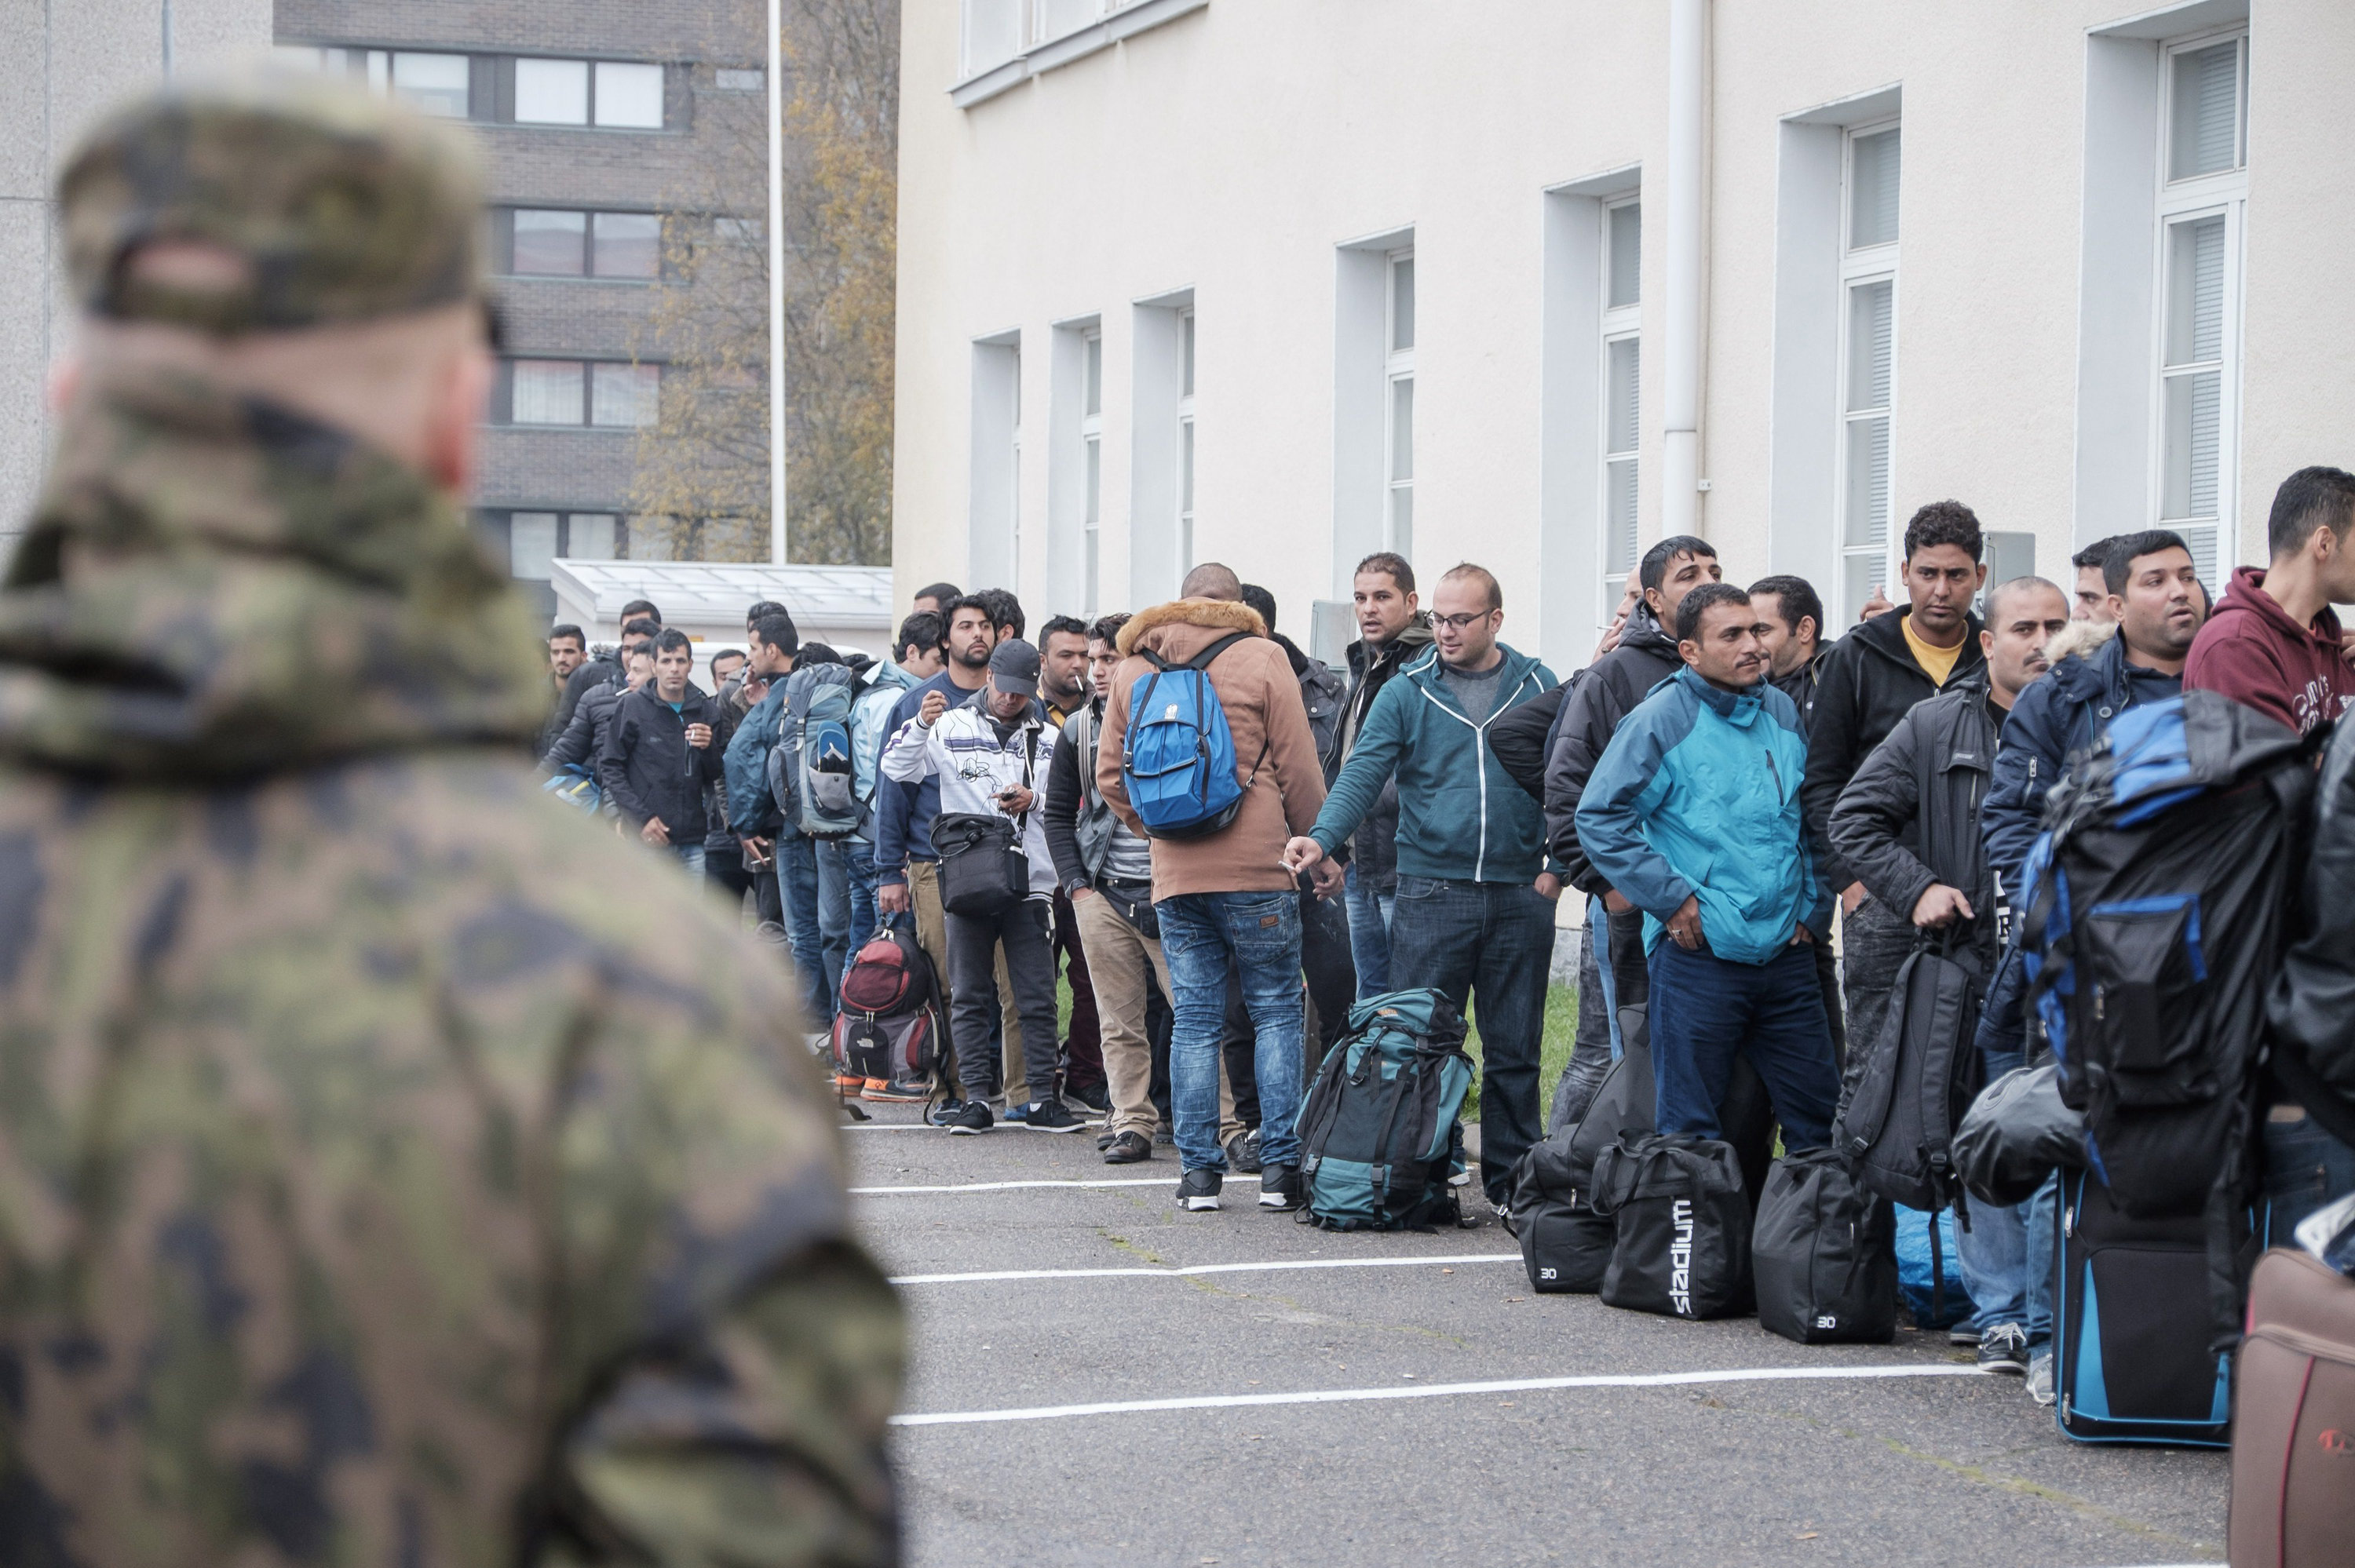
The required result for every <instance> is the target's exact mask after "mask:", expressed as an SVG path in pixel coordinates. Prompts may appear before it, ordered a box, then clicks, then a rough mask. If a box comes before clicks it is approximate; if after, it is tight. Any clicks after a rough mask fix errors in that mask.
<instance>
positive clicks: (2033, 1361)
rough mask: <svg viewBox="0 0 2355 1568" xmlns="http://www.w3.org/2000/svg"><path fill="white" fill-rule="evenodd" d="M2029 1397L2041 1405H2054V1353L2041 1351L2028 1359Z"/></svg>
mask: <svg viewBox="0 0 2355 1568" xmlns="http://www.w3.org/2000/svg"><path fill="white" fill-rule="evenodd" d="M2028 1397H2029V1398H2030V1399H2032V1400H2034V1401H2036V1403H2037V1404H2051V1403H2052V1352H2051V1351H2037V1352H2036V1353H2035V1354H2034V1355H2032V1356H2030V1357H2029V1358H2028Z"/></svg>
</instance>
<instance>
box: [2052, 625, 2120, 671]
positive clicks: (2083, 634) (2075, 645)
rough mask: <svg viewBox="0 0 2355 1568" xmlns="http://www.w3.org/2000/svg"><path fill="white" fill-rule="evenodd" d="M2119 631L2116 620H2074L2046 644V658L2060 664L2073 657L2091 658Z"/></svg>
mask: <svg viewBox="0 0 2355 1568" xmlns="http://www.w3.org/2000/svg"><path fill="white" fill-rule="evenodd" d="M2117 633H2118V627H2117V622H2115V621H2114V620H2073V621H2071V622H2070V623H2069V624H2068V625H2066V626H2064V627H2062V629H2061V630H2058V631H2056V632H2054V633H2053V634H2052V637H2051V641H2048V642H2046V643H2045V644H2044V657H2045V660H2046V661H2047V662H2050V663H2054V664H2058V663H2059V662H2061V661H2062V660H2063V659H2067V658H2072V657H2074V658H2079V659H2090V658H2092V657H2093V656H2094V654H2096V653H2098V652H2101V651H2102V646H2103V644H2105V643H2106V642H2108V641H2109V640H2110V639H2111V638H2113V637H2115V636H2116V635H2117Z"/></svg>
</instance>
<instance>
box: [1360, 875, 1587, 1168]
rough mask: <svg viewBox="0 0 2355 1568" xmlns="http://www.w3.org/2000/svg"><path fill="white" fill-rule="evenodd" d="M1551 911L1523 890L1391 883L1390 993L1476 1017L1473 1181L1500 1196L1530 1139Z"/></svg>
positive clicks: (1428, 881) (1428, 880)
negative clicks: (1433, 996) (1422, 989)
mask: <svg viewBox="0 0 2355 1568" xmlns="http://www.w3.org/2000/svg"><path fill="white" fill-rule="evenodd" d="M1552 961H1553V905H1552V903H1551V902H1550V900H1548V899H1547V898H1545V897H1543V896H1542V895H1540V894H1539V892H1538V890H1537V889H1536V888H1534V887H1531V886H1530V885H1529V884H1527V883H1522V882H1444V881H1441V880H1439V879H1438V878H1435V877H1429V876H1404V875H1401V877H1400V878H1399V885H1398V903H1397V904H1396V905H1395V906H1392V908H1391V986H1392V987H1393V988H1395V989H1397V990H1400V991H1407V990H1411V989H1412V988H1414V987H1417V986H1430V987H1432V988H1433V990H1435V991H1439V992H1440V993H1441V994H1442V995H1444V996H1445V997H1446V998H1447V1000H1448V1001H1451V1002H1453V1003H1455V1007H1456V1009H1457V1010H1458V1011H1459V1012H1460V1011H1463V1010H1464V1009H1465V1007H1466V1006H1467V1004H1468V1005H1470V1006H1473V1007H1476V1008H1477V1010H1478V1012H1479V1033H1480V1181H1481V1185H1482V1186H1483V1187H1484V1188H1485V1189H1486V1190H1487V1194H1488V1200H1489V1202H1493V1203H1502V1202H1505V1200H1506V1199H1507V1197H1508V1195H1509V1192H1508V1189H1509V1188H1510V1186H1511V1184H1512V1172H1513V1167H1514V1165H1515V1164H1516V1163H1518V1161H1519V1160H1520V1158H1521V1156H1522V1154H1523V1153H1525V1152H1526V1151H1527V1150H1528V1149H1529V1145H1530V1144H1532V1143H1535V1142H1536V1141H1537V1140H1538V1136H1539V1128H1538V1062H1539V1057H1540V1054H1542V1051H1543V1046H1544V1037H1545V993H1546V972H1547V970H1548V969H1549V968H1550V966H1551V964H1552Z"/></svg>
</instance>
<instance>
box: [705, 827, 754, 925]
mask: <svg viewBox="0 0 2355 1568" xmlns="http://www.w3.org/2000/svg"><path fill="white" fill-rule="evenodd" d="M703 880H704V881H705V882H706V883H707V884H709V885H710V886H712V887H716V888H718V889H719V893H720V895H721V896H723V897H725V898H726V899H727V900H728V902H729V905H730V907H731V908H737V909H741V908H742V907H743V905H744V893H745V890H746V889H747V888H749V887H751V885H752V873H751V868H750V867H748V866H747V865H745V863H744V846H743V845H741V844H740V843H738V842H736V841H735V840H734V839H730V840H729V841H728V842H726V843H724V844H717V843H711V842H708V841H707V842H705V844H704V846H703Z"/></svg>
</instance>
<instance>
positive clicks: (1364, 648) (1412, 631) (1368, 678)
mask: <svg viewBox="0 0 2355 1568" xmlns="http://www.w3.org/2000/svg"><path fill="white" fill-rule="evenodd" d="M1349 597H1350V600H1351V603H1352V605H1353V606H1354V608H1355V609H1356V611H1357V616H1358V641H1355V642H1352V643H1350V644H1349V650H1348V659H1349V692H1348V697H1347V698H1346V699H1345V700H1344V702H1343V703H1342V705H1341V711H1340V714H1339V715H1338V722H1337V726H1336V727H1335V730H1334V733H1333V738H1332V740H1331V742H1330V743H1329V744H1327V746H1325V747H1324V750H1323V756H1324V758H1325V783H1326V785H1327V787H1328V788H1329V787H1330V786H1331V785H1332V782H1333V780H1334V779H1336V778H1337V777H1339V775H1340V772H1341V765H1342V764H1343V763H1345V762H1347V761H1348V760H1349V752H1350V750H1351V748H1353V747H1355V746H1356V745H1357V744H1358V731H1359V729H1360V728H1361V727H1363V726H1364V725H1365V722H1366V714H1367V711H1368V710H1369V709H1370V708H1371V707H1372V706H1373V705H1374V699H1375V698H1376V697H1378V696H1380V695H1381V691H1382V687H1383V686H1385V685H1387V684H1388V683H1390V678H1391V676H1392V675H1395V674H1397V673H1399V671H1401V670H1402V669H1404V668H1405V667H1406V665H1407V664H1408V663H1409V662H1412V660H1413V659H1414V658H1415V657H1416V656H1417V655H1419V654H1421V653H1422V652H1423V650H1424V649H1426V648H1428V647H1430V646H1431V618H1430V617H1429V616H1426V615H1424V614H1423V610H1422V608H1421V605H1420V604H1419V602H1418V601H1417V599H1416V597H1415V590H1414V567H1412V566H1410V565H1409V564H1408V563H1407V559H1406V557H1405V556H1401V555H1399V554H1397V553H1395V552H1393V551H1390V550H1377V551H1375V552H1374V553H1373V554H1372V555H1370V556H1367V557H1366V558H1365V559H1364V560H1362V561H1359V563H1358V570H1357V572H1356V574H1355V575H1354V576H1353V577H1351V579H1350V584H1349ZM1301 694H1302V696H1303V697H1304V698H1305V696H1306V695H1307V692H1306V689H1305V687H1304V688H1303V690H1302V693H1301ZM1348 852H1349V853H1348V865H1347V881H1346V882H1345V884H1344V885H1343V898H1344V900H1345V902H1346V904H1347V906H1348V916H1349V956H1350V960H1351V962H1352V964H1353V966H1354V967H1355V969H1356V970H1357V975H1358V995H1359V998H1361V999H1362V998H1365V997H1369V996H1378V995H1380V993H1381V992H1383V991H1388V990H1390V988H1391V943H1390V927H1391V916H1390V907H1391V900H1392V899H1393V898H1395V897H1396V896H1397V894H1398V788H1397V786H1396V785H1394V784H1393V785H1386V786H1385V787H1384V788H1383V789H1382V794H1381V798H1380V800H1376V801H1375V802H1374V809H1373V810H1371V811H1369V812H1368V813H1367V815H1366V820H1365V821H1362V822H1360V823H1359V824H1358V831H1357V832H1356V833H1354V834H1352V835H1351V837H1350V840H1349V843H1348Z"/></svg>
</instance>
